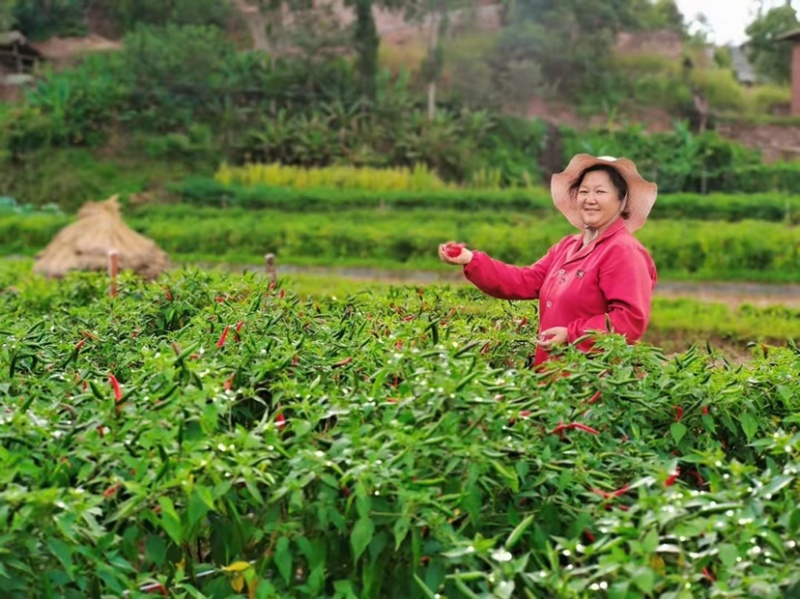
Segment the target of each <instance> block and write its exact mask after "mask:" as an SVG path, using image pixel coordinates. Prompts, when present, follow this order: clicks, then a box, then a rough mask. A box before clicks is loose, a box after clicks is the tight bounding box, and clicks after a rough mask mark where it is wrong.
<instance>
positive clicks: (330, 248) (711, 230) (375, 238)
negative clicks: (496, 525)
mask: <svg viewBox="0 0 800 599" xmlns="http://www.w3.org/2000/svg"><path fill="white" fill-rule="evenodd" d="M128 220H129V223H130V224H131V225H132V226H133V227H134V228H136V229H137V230H139V231H141V232H143V233H144V234H145V235H148V236H149V237H151V238H153V239H154V240H155V241H156V242H158V244H159V245H160V246H161V247H162V248H163V249H164V250H166V251H167V252H168V253H170V254H171V255H172V256H173V257H174V258H175V259H180V258H181V257H182V256H183V257H195V258H196V257H204V258H207V259H216V260H229V261H238V262H241V261H243V260H244V261H251V262H257V263H260V262H261V261H262V257H263V256H264V254H265V253H267V252H273V253H275V254H276V255H277V258H278V260H279V261H280V262H281V263H284V264H292V263H295V264H316V265H328V266H330V265H339V266H344V265H348V264H349V265H353V264H362V265H372V266H383V267H387V266H388V267H413V268H439V267H440V266H439V265H438V260H437V258H436V248H437V246H438V244H440V243H442V242H444V241H447V240H451V239H455V240H461V241H464V242H466V243H468V244H469V246H470V247H472V248H476V249H480V250H484V251H486V252H487V253H489V254H490V255H492V256H493V257H496V258H499V259H501V260H504V261H506V262H510V263H516V264H530V263H532V262H534V261H535V260H537V259H538V258H539V257H540V256H542V255H544V253H545V252H546V251H547V249H548V248H549V247H550V246H551V245H552V244H554V243H555V242H556V241H558V240H559V239H560V238H561V237H562V236H564V235H566V234H569V233H570V232H572V231H574V229H571V228H570V225H569V224H568V223H567V222H566V221H565V220H564V219H563V218H562V217H561V216H555V217H549V218H545V217H538V216H536V215H534V214H523V213H512V212H498V211H495V212H463V211H447V210H411V211H403V212H396V211H391V210H354V211H339V212H331V213H323V214H298V213H287V212H278V211H258V212H252V211H246V210H241V209H227V210H220V209H213V208H195V207H190V206H148V207H146V208H143V209H139V210H137V211H136V212H135V213H134V215H133V216H131V217H130V218H129V219H128ZM67 222H68V220H67V219H66V218H65V217H58V216H51V215H36V216H9V217H7V218H4V219H3V220H2V222H0V239H3V240H5V243H4V244H3V246H2V249H3V251H4V252H5V253H28V254H30V253H32V252H34V251H38V250H39V249H41V248H43V247H44V246H45V245H46V244H47V243H49V241H50V239H52V237H53V235H55V233H56V232H57V231H58V230H59V229H60V228H61V227H63V226H64V225H65V224H66V223H67ZM637 237H638V238H639V239H640V240H641V241H642V242H643V243H644V245H645V246H646V247H647V248H648V249H649V250H650V252H651V254H652V255H653V258H654V260H655V262H656V265H657V267H658V269H659V271H660V273H661V274H662V276H664V277H672V278H675V277H682V278H687V277H689V278H697V279H706V280H726V279H732V278H736V279H748V278H749V279H753V280H762V281H782V282H790V281H796V280H797V277H798V275H797V273H798V272H800V243H799V242H800V233H798V231H797V229H795V228H792V227H787V226H785V225H783V224H779V223H768V222H763V221H741V222H737V223H722V222H708V221H697V220H686V221H669V220H651V221H649V222H648V223H647V224H646V225H645V226H644V227H643V228H642V229H641V230H640V231H639V232H638V233H637Z"/></svg>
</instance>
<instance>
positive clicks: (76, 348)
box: [75, 339, 86, 352]
mask: <svg viewBox="0 0 800 599" xmlns="http://www.w3.org/2000/svg"><path fill="white" fill-rule="evenodd" d="M84 343H86V339H81V340H80V341H78V342H77V343H76V344H75V351H76V352H79V351H81V348H82V347H83V345H84Z"/></svg>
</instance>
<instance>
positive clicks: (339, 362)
mask: <svg viewBox="0 0 800 599" xmlns="http://www.w3.org/2000/svg"><path fill="white" fill-rule="evenodd" d="M352 361H353V357H352V356H350V357H348V358H345V359H344V360H340V361H338V362H336V363H335V364H333V365H332V368H341V367H342V366H347V365H348V364H349V363H350V362H352Z"/></svg>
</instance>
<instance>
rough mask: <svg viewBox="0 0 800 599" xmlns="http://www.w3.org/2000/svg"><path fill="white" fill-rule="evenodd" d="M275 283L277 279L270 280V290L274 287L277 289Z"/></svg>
mask: <svg viewBox="0 0 800 599" xmlns="http://www.w3.org/2000/svg"><path fill="white" fill-rule="evenodd" d="M275 283H276V281H270V283H269V290H270V291H272V290H273V289H275Z"/></svg>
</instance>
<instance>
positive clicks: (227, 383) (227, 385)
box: [223, 374, 236, 391]
mask: <svg viewBox="0 0 800 599" xmlns="http://www.w3.org/2000/svg"><path fill="white" fill-rule="evenodd" d="M234 378H236V375H235V374H232V375H231V376H229V377H228V378H227V379H225V382H224V383H223V386H224V387H225V391H230V390H231V387H233V379H234Z"/></svg>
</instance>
